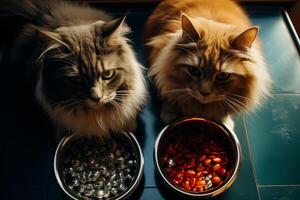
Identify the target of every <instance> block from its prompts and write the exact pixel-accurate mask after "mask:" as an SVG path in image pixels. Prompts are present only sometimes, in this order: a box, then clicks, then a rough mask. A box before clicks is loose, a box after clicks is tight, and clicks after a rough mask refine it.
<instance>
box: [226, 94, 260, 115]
mask: <svg viewBox="0 0 300 200" xmlns="http://www.w3.org/2000/svg"><path fill="white" fill-rule="evenodd" d="M227 98H229V99H231V100H232V101H233V102H235V103H236V104H238V105H239V106H240V107H242V108H243V111H244V112H245V113H246V114H248V116H250V117H252V116H251V115H250V112H251V114H252V113H253V114H254V115H256V113H255V112H254V111H253V110H246V109H245V107H247V105H246V104H245V103H243V102H241V101H239V100H238V99H235V98H233V97H229V96H227Z"/></svg>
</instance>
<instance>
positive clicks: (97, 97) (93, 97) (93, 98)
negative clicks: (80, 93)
mask: <svg viewBox="0 0 300 200" xmlns="http://www.w3.org/2000/svg"><path fill="white" fill-rule="evenodd" d="M90 99H91V100H92V101H94V102H96V103H98V102H99V101H100V99H101V98H100V97H99V96H96V95H91V96H90Z"/></svg>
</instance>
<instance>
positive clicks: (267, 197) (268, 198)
mask: <svg viewBox="0 0 300 200" xmlns="http://www.w3.org/2000/svg"><path fill="white" fill-rule="evenodd" d="M259 193H260V197H261V200H299V199H300V185H299V186H288V187H260V188H259Z"/></svg>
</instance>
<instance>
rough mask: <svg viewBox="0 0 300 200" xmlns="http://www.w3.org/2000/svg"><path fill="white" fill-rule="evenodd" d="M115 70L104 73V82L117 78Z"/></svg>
mask: <svg viewBox="0 0 300 200" xmlns="http://www.w3.org/2000/svg"><path fill="white" fill-rule="evenodd" d="M115 73H116V72H115V70H113V69H112V70H106V71H104V72H103V74H102V78H103V79H104V80H109V79H112V78H113V77H114V76H115Z"/></svg>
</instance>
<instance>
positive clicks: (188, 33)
mask: <svg viewBox="0 0 300 200" xmlns="http://www.w3.org/2000/svg"><path fill="white" fill-rule="evenodd" d="M181 27H182V40H183V41H185V42H197V41H198V40H199V38H200V36H199V33H198V32H197V30H196V29H195V27H194V25H193V24H192V22H191V20H190V19H189V18H188V16H187V15H185V14H182V15H181Z"/></svg>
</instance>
